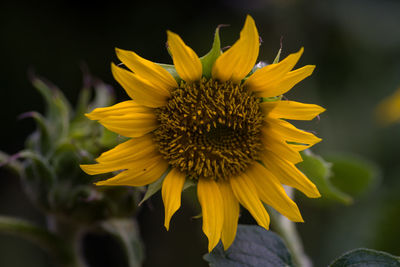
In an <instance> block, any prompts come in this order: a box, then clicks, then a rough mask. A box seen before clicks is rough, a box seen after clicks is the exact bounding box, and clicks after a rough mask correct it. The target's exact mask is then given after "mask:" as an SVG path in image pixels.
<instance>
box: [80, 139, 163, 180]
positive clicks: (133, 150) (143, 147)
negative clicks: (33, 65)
mask: <svg viewBox="0 0 400 267" xmlns="http://www.w3.org/2000/svg"><path fill="white" fill-rule="evenodd" d="M159 155H160V154H159V152H158V150H157V147H156V146H155V144H154V141H153V140H152V139H151V136H149V135H146V136H143V137H140V138H134V139H131V140H129V141H126V142H124V143H122V144H119V145H118V146H116V147H114V148H113V149H111V150H109V151H107V152H104V153H103V154H101V155H100V157H98V158H97V159H96V161H97V162H99V163H98V164H90V165H81V168H82V170H83V171H85V172H86V173H87V174H90V175H94V174H100V173H107V172H112V171H118V170H123V169H128V168H129V167H131V166H132V164H140V162H141V161H146V160H150V159H151V158H154V157H156V156H159ZM139 168H140V167H139Z"/></svg>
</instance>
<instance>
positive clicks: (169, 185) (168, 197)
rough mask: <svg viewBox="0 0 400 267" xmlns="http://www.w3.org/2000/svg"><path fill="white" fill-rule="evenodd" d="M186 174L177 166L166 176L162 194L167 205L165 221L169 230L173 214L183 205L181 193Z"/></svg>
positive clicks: (165, 205)
mask: <svg viewBox="0 0 400 267" xmlns="http://www.w3.org/2000/svg"><path fill="white" fill-rule="evenodd" d="M185 179H186V176H185V174H184V173H182V172H180V171H179V170H178V169H177V168H173V169H172V170H171V171H170V172H169V173H168V174H167V176H166V177H165V179H164V182H163V185H162V189H161V194H162V199H163V202H164V207H165V222H164V226H165V228H166V229H167V231H168V230H169V222H170V220H171V217H172V215H174V213H175V212H176V211H177V210H178V209H179V207H180V206H181V195H182V189H183V185H184V183H185Z"/></svg>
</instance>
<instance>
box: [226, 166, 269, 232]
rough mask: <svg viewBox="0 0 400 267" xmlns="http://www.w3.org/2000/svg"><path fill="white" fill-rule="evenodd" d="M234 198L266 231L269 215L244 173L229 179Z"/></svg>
mask: <svg viewBox="0 0 400 267" xmlns="http://www.w3.org/2000/svg"><path fill="white" fill-rule="evenodd" d="M229 181H230V183H231V187H232V191H233V193H234V194H235V196H236V198H237V199H238V200H239V202H240V204H242V205H243V206H244V207H245V208H246V209H247V210H248V211H249V212H250V213H251V215H252V216H253V217H254V219H255V220H256V221H257V223H258V224H259V225H260V226H262V227H264V228H265V229H267V230H268V228H269V215H268V213H267V211H266V210H265V208H264V206H263V204H262V203H261V201H260V199H259V198H258V194H257V188H256V186H255V185H254V183H253V181H252V179H251V178H250V177H248V176H247V175H246V174H245V173H242V174H241V175H239V176H237V177H232V178H231V179H229Z"/></svg>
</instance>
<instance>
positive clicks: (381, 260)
mask: <svg viewBox="0 0 400 267" xmlns="http://www.w3.org/2000/svg"><path fill="white" fill-rule="evenodd" d="M348 266H364V267H373V266H380V267H389V266H390V267H399V266H400V257H395V256H393V255H390V254H389V253H384V252H381V251H376V250H372V249H356V250H353V251H350V252H348V253H346V254H344V255H342V256H341V257H340V258H338V259H336V260H335V261H334V262H333V263H332V264H330V265H329V267H348Z"/></svg>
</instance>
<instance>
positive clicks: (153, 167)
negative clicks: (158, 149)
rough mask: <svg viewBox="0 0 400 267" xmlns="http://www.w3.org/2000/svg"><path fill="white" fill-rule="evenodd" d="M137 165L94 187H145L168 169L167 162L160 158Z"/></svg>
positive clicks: (143, 161)
mask: <svg viewBox="0 0 400 267" xmlns="http://www.w3.org/2000/svg"><path fill="white" fill-rule="evenodd" d="M138 163H139V164H137V165H136V166H132V168H129V169H127V170H125V171H122V172H120V173H119V174H117V175H116V176H114V177H112V178H110V179H107V180H104V181H99V182H97V183H96V185H112V186H115V185H120V186H121V185H123V186H145V185H148V184H151V183H153V182H155V181H156V180H157V179H159V178H160V177H161V176H162V175H163V173H164V172H165V171H166V170H167V169H168V164H167V162H166V161H165V160H164V159H163V158H162V157H161V156H158V157H154V158H151V159H148V160H142V161H140V162H138Z"/></svg>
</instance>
